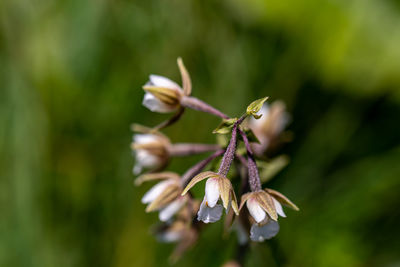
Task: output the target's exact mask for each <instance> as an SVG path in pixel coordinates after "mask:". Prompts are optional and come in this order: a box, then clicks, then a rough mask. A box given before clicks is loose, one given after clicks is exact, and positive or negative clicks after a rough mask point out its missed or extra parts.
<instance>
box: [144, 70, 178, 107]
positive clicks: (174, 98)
mask: <svg viewBox="0 0 400 267" xmlns="http://www.w3.org/2000/svg"><path fill="white" fill-rule="evenodd" d="M143 89H144V90H145V91H146V93H145V95H144V98H143V102H142V104H143V105H144V106H145V107H147V108H148V109H150V110H151V111H153V112H160V113H169V112H173V111H175V110H176V109H177V108H178V107H179V106H180V98H181V97H182V95H183V90H182V88H181V87H180V86H179V85H178V84H176V83H175V82H173V81H171V80H170V79H168V78H166V77H163V76H159V75H150V80H149V82H147V83H146V84H145V85H144V86H143Z"/></svg>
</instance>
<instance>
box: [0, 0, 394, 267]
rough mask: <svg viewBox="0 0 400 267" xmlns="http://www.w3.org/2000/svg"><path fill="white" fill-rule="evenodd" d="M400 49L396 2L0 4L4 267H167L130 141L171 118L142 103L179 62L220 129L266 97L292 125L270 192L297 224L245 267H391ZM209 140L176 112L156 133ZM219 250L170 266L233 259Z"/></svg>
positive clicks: (284, 226) (214, 246)
mask: <svg viewBox="0 0 400 267" xmlns="http://www.w3.org/2000/svg"><path fill="white" fill-rule="evenodd" d="M399 44H400V2H399V1H398V0H380V1H372V0H371V1H366V0H347V1H345V0H319V1H316V0H301V1H296V0H286V1H278V0H249V1H243V0H225V1H212V0H206V1H183V0H168V1H162V0H147V1H128V0H114V1H106V0H98V1H78V0H64V1H54V0H41V1H27V0H3V1H0V152H1V153H0V159H1V160H0V177H1V180H0V207H1V213H2V215H1V219H0V237H1V239H0V240H1V241H0V265H1V266H59V267H62V266H116V267H119V266H124V267H125V266H165V265H167V264H168V263H167V257H168V254H169V253H170V252H171V250H172V246H171V245H165V244H159V243H157V241H156V240H155V238H153V237H152V236H151V234H150V231H149V226H150V225H151V224H153V223H155V222H156V220H157V219H156V217H157V216H156V214H145V213H144V206H143V205H142V204H141V203H140V198H141V196H142V195H143V193H144V192H145V190H146V189H147V188H148V187H147V188H146V187H143V188H134V187H133V185H132V180H133V176H132V174H131V168H132V166H133V159H132V157H131V155H130V154H131V152H130V149H129V143H130V140H131V132H130V131H129V125H130V124H131V123H132V122H139V123H143V124H146V125H155V124H156V123H158V122H160V121H162V120H163V119H165V116H164V115H159V114H152V113H151V112H150V111H148V110H146V109H145V108H144V107H142V106H141V100H142V96H143V92H142V90H141V86H142V85H143V84H144V83H145V82H146V80H147V76H148V75H149V74H150V73H156V74H162V75H165V76H167V77H171V78H173V79H175V80H177V81H179V72H178V69H177V67H176V65H175V61H176V58H177V57H178V56H182V57H183V59H184V61H185V64H186V66H187V68H188V70H189V71H190V73H191V75H192V80H193V86H194V88H193V95H194V96H196V97H199V98H201V99H204V100H205V101H207V102H209V103H210V104H212V105H214V106H216V107H218V108H220V109H222V110H223V111H225V112H227V113H228V114H230V115H232V116H238V115H240V114H241V113H242V112H243V111H244V110H245V108H246V106H247V105H248V104H249V103H250V102H251V101H252V100H253V99H256V98H259V97H263V96H265V95H268V96H270V100H272V101H273V100H276V99H282V100H284V101H285V102H286V103H287V105H288V109H289V111H290V112H291V113H292V124H291V126H290V130H291V131H292V132H293V134H294V140H293V142H292V143H291V144H288V145H287V146H286V147H285V148H284V152H285V153H287V154H288V155H289V156H290V158H291V161H290V163H289V165H288V167H286V168H285V169H284V170H283V171H282V172H281V173H280V174H279V175H278V176H277V177H276V178H275V179H273V180H272V181H271V182H270V183H269V185H268V186H269V187H271V188H274V189H278V190H279V191H281V192H282V193H284V194H285V195H287V196H288V197H289V198H291V199H292V200H293V201H294V202H295V203H296V204H298V206H299V207H300V209H301V211H300V212H298V213H294V212H290V211H289V212H288V218H287V219H282V220H281V232H280V234H279V235H278V236H277V238H275V239H274V240H272V241H270V242H266V243H263V244H252V250H251V252H250V253H248V254H247V255H246V259H245V261H246V266H261V265H260V264H263V265H265V266H398V265H399V264H400V255H399V253H398V252H399V251H400V230H399V229H398V226H399V224H400V211H399V209H398V206H399V204H400V203H399V197H398V196H399V194H398V192H399V190H400V178H399V175H400V166H399V164H398V162H399V160H400V140H399V136H400V126H399V116H400V90H399V86H400V49H399V47H400V46H399ZM218 123H219V120H218V119H217V118H213V117H210V116H208V115H204V114H200V113H198V112H195V111H187V112H185V114H184V117H183V119H182V120H181V122H180V123H179V124H177V125H175V126H174V127H171V128H169V129H167V130H166V133H168V134H169V135H170V136H171V139H172V140H173V141H174V140H179V141H191V142H213V141H214V138H215V136H213V135H212V134H211V131H212V130H213V129H214V128H215V127H216V126H217V125H218ZM182 129H186V130H182ZM200 158H201V157H193V158H186V159H177V160H175V161H173V162H172V166H171V169H173V170H176V171H179V172H183V171H184V170H185V169H186V168H188V167H190V165H191V164H192V163H194V162H196V161H197V160H199V159H200ZM221 233H222V223H221V222H219V223H217V224H213V225H210V226H209V227H207V229H206V231H205V232H204V234H203V236H202V237H201V239H200V241H199V243H198V244H197V246H196V247H194V248H193V249H192V250H190V251H189V253H188V254H187V255H186V256H185V257H184V258H183V259H182V260H181V261H179V262H178V263H177V265H176V266H220V265H221V264H222V263H223V262H225V261H226V260H228V259H230V258H231V257H232V255H233V254H234V253H235V250H236V248H235V239H236V237H235V236H234V235H232V236H230V237H229V238H227V239H226V238H225V239H223V238H222V237H221Z"/></svg>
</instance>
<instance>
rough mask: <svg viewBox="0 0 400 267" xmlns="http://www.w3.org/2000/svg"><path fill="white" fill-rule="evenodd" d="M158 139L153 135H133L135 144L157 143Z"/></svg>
mask: <svg viewBox="0 0 400 267" xmlns="http://www.w3.org/2000/svg"><path fill="white" fill-rule="evenodd" d="M158 139H159V138H158V137H157V136H156V135H154V134H135V135H134V136H133V142H134V143H137V144H148V143H153V142H158V141H159V140H158Z"/></svg>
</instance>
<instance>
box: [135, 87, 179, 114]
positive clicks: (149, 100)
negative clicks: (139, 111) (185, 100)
mask: <svg viewBox="0 0 400 267" xmlns="http://www.w3.org/2000/svg"><path fill="white" fill-rule="evenodd" d="M142 104H143V106H145V107H146V108H148V109H150V110H151V111H153V112H160V113H168V112H172V111H174V110H176V107H174V106H170V105H167V104H165V103H164V102H162V101H161V100H159V99H158V98H157V97H155V96H154V95H153V94H151V93H148V92H147V93H146V94H145V95H144V98H143V102H142Z"/></svg>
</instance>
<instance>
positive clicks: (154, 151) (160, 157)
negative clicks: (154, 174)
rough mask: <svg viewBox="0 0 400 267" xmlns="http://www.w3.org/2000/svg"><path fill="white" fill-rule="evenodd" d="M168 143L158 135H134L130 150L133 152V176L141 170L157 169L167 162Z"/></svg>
mask: <svg viewBox="0 0 400 267" xmlns="http://www.w3.org/2000/svg"><path fill="white" fill-rule="evenodd" d="M168 146H169V141H168V139H167V138H166V137H164V136H161V135H158V134H135V135H134V136H133V143H132V149H133V150H134V151H135V158H136V162H135V166H134V168H133V173H134V174H139V173H140V172H141V171H142V170H143V168H157V167H160V166H162V165H163V164H164V163H165V162H166V161H167V160H168V150H167V147H168Z"/></svg>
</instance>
